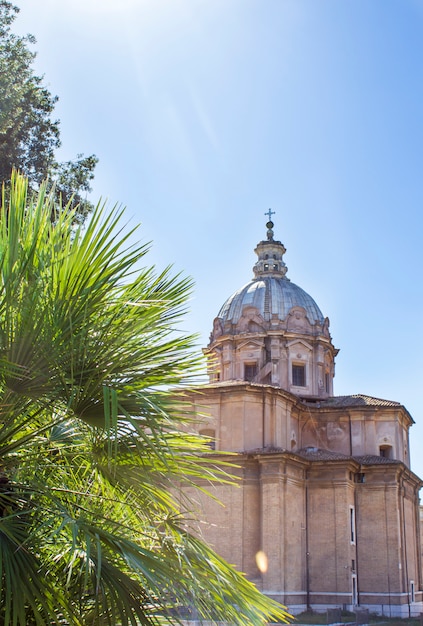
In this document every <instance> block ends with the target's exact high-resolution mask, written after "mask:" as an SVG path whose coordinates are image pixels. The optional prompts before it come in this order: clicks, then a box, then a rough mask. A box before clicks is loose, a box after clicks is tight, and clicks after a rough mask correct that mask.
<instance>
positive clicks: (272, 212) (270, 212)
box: [265, 209, 275, 222]
mask: <svg viewBox="0 0 423 626" xmlns="http://www.w3.org/2000/svg"><path fill="white" fill-rule="evenodd" d="M274 214H275V212H274V211H272V209H269V210H268V211H266V213H265V215H268V216H269V221H270V222H271V221H272V215H274Z"/></svg>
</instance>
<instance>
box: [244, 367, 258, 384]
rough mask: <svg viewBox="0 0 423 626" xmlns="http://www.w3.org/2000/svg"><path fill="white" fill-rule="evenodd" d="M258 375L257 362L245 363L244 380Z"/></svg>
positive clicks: (250, 379) (249, 379)
mask: <svg viewBox="0 0 423 626" xmlns="http://www.w3.org/2000/svg"><path fill="white" fill-rule="evenodd" d="M256 376H257V363H244V380H248V381H250V382H251V381H252V380H254V378H255V377H256Z"/></svg>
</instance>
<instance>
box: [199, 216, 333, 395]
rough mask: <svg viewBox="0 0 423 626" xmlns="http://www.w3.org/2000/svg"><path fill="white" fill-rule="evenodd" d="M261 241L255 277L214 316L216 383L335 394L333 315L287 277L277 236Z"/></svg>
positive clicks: (210, 349)
mask: <svg viewBox="0 0 423 626" xmlns="http://www.w3.org/2000/svg"><path fill="white" fill-rule="evenodd" d="M271 213H272V212H271V211H270V210H269V221H268V222H267V224H266V227H267V240H264V241H260V242H259V243H258V244H257V247H256V249H255V253H256V254H257V261H256V263H255V265H254V267H253V271H254V277H253V278H252V279H251V280H250V281H249V282H248V283H247V284H246V285H244V286H243V287H241V289H238V290H237V291H236V292H235V293H234V294H232V295H231V296H230V297H229V298H228V299H227V300H226V302H225V303H224V304H223V306H222V307H221V308H220V311H219V313H218V314H217V317H216V318H215V319H214V321H213V330H212V332H211V335H210V343H209V344H208V346H207V348H204V354H205V355H207V356H208V357H210V358H209V362H208V363H209V378H210V381H211V382H212V383H217V384H221V383H225V384H227V383H228V382H234V381H244V382H248V383H255V384H263V385H272V386H276V387H280V388H281V389H284V390H286V391H288V392H290V393H292V394H295V395H297V396H299V397H301V398H303V397H313V398H327V397H330V396H331V394H333V377H334V372H335V369H334V368H335V356H336V355H337V353H338V350H337V349H336V348H335V347H334V345H333V344H332V339H331V336H330V333H329V320H328V318H325V317H324V316H323V314H322V312H321V310H320V309H319V307H318V306H317V304H316V303H315V301H314V300H313V298H312V297H311V296H309V295H308V293H306V292H305V291H304V289H301V287H298V285H296V284H295V283H292V282H291V281H290V280H289V278H287V277H286V273H287V271H288V268H287V266H286V265H285V262H284V259H283V255H284V254H285V252H286V249H285V246H284V245H283V244H282V243H281V242H280V241H275V239H274V238H273V222H272V221H270V217H271V215H270V214H271Z"/></svg>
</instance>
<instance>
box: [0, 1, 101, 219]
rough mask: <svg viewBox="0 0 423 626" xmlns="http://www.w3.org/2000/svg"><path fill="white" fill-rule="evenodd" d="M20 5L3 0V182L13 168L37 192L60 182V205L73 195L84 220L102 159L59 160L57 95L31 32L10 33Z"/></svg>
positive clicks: (0, 70)
mask: <svg viewBox="0 0 423 626" xmlns="http://www.w3.org/2000/svg"><path fill="white" fill-rule="evenodd" d="M18 11H19V9H18V7H16V6H14V5H12V3H10V2H8V1H7V0H0V181H2V182H7V181H9V180H10V177H11V172H12V168H15V169H17V170H19V171H21V172H22V173H23V174H25V176H26V177H27V178H28V181H29V184H30V187H31V189H32V190H37V189H38V187H39V185H40V184H41V182H42V181H43V180H44V179H48V181H49V182H48V185H49V186H50V187H51V186H52V185H53V184H55V187H56V193H57V199H58V204H59V203H60V199H61V204H62V205H65V204H67V203H68V202H69V200H70V199H71V197H73V200H72V202H73V205H76V204H79V205H80V208H79V210H78V212H77V214H76V218H77V220H78V221H83V219H84V218H85V216H86V214H87V213H88V212H89V211H90V210H91V209H92V206H91V204H90V203H89V202H88V201H87V200H86V193H87V192H89V191H90V182H91V181H92V179H93V177H94V168H95V166H96V163H97V158H96V157H95V156H94V155H91V156H89V157H83V155H78V156H77V159H76V160H75V161H68V162H65V163H59V162H58V161H57V160H56V157H55V152H56V150H57V149H58V148H59V147H60V123H59V120H57V119H54V117H53V115H54V107H55V104H56V102H57V96H52V94H51V93H50V92H49V90H48V89H47V88H46V87H45V86H44V85H43V77H41V76H36V75H35V74H34V70H33V67H32V65H33V61H34V58H35V52H32V51H31V49H30V46H31V45H33V44H34V43H35V39H34V37H33V36H32V35H26V36H25V37H21V36H18V35H16V34H14V33H13V32H11V25H12V24H13V22H14V20H15V18H16V15H17V13H18Z"/></svg>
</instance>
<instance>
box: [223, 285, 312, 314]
mask: <svg viewBox="0 0 423 626" xmlns="http://www.w3.org/2000/svg"><path fill="white" fill-rule="evenodd" d="M245 306H253V307H255V308H256V309H258V311H259V313H260V315H261V316H262V317H263V319H264V320H265V321H266V322H268V321H270V319H271V318H272V317H273V315H276V316H277V318H278V319H279V320H281V321H284V320H286V318H287V316H288V314H289V312H290V311H291V309H293V308H294V307H296V306H299V307H302V308H303V309H305V311H306V315H307V318H308V321H309V322H310V324H315V323H316V322H317V323H319V324H323V322H324V317H323V315H322V312H321V310H320V309H319V307H318V306H317V304H316V303H315V301H314V300H313V298H312V297H311V296H309V295H308V293H306V292H305V291H304V290H303V289H301V287H298V285H295V284H294V283H292V282H291V281H290V280H288V279H287V278H285V277H281V276H267V277H263V276H261V277H260V278H255V279H253V280H251V281H250V282H249V283H247V284H246V285H244V287H241V289H238V291H236V292H235V293H234V294H233V295H232V296H230V297H229V298H228V299H227V300H226V302H225V303H224V305H223V306H222V308H221V309H220V311H219V313H218V315H217V317H218V318H219V319H220V320H222V322H223V323H225V322H231V323H232V324H237V323H238V322H239V320H240V318H241V316H242V311H243V308H244V307H245Z"/></svg>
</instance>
